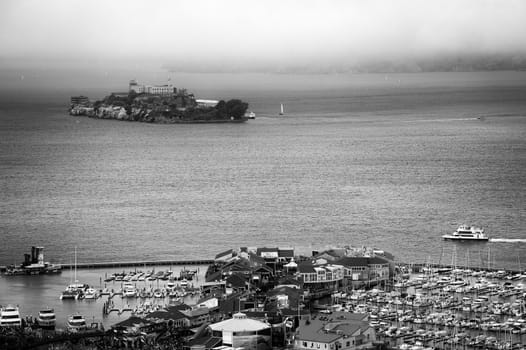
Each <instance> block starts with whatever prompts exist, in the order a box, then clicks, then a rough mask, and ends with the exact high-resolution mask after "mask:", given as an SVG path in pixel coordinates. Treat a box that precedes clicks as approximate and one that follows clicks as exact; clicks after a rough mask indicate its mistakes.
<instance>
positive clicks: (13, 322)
mask: <svg viewBox="0 0 526 350" xmlns="http://www.w3.org/2000/svg"><path fill="white" fill-rule="evenodd" d="M0 327H22V318H21V317H20V311H18V307H13V306H10V305H9V306H6V307H3V308H1V309H0Z"/></svg>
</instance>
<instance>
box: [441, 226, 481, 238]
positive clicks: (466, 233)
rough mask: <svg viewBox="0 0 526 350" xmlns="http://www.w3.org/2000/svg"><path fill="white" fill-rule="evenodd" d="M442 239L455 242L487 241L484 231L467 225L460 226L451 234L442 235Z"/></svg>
mask: <svg viewBox="0 0 526 350" xmlns="http://www.w3.org/2000/svg"><path fill="white" fill-rule="evenodd" d="M442 238H444V239H450V240H456V241H487V240H489V237H488V236H487V235H486V234H485V233H484V229H482V228H477V227H473V226H468V225H460V226H459V227H458V228H457V230H456V231H455V232H453V233H452V234H447V235H443V236H442Z"/></svg>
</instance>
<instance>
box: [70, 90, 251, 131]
mask: <svg viewBox="0 0 526 350" xmlns="http://www.w3.org/2000/svg"><path fill="white" fill-rule="evenodd" d="M247 108H248V104H247V103H245V102H243V101H241V100H237V99H233V100H229V101H228V102H225V101H219V103H218V104H217V105H216V106H214V107H199V106H197V104H196V103H195V99H193V96H180V95H177V96H175V95H174V96H149V95H137V94H135V93H130V94H129V95H128V96H116V95H114V94H113V95H110V96H108V97H106V98H104V99H103V100H102V101H96V102H95V103H93V104H92V105H72V106H71V108H70V114H71V115H83V116H88V117H91V118H99V119H117V120H127V121H137V122H144V123H162V124H175V123H224V122H244V121H246V120H247V119H248V118H246V117H245V112H246V110H247Z"/></svg>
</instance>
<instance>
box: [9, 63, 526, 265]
mask: <svg viewBox="0 0 526 350" xmlns="http://www.w3.org/2000/svg"><path fill="white" fill-rule="evenodd" d="M484 74H485V75H484V76H483V77H482V78H481V77H480V76H478V75H477V73H463V75H459V76H457V75H440V74H422V75H419V74H415V75H400V76H394V78H393V77H384V76H383V75H382V76H370V77H368V76H359V77H358V78H356V79H357V80H358V81H356V82H352V83H349V84H345V82H339V83H338V84H335V85H334V86H332V87H330V88H326V87H325V86H324V85H322V84H320V87H319V88H316V89H310V90H309V89H303V90H301V89H299V90H298V89H293V88H289V87H288V86H284V87H283V86H282V87H281V88H278V89H276V90H274V89H270V88H267V87H265V88H261V89H260V90H257V89H252V90H243V91H237V92H236V91H231V92H230V96H236V97H241V98H242V99H244V100H247V101H248V102H250V105H251V109H252V110H253V111H254V112H256V114H257V119H256V120H252V121H249V122H247V123H245V124H242V125H234V124H233V125H219V124H217V125H216V124H209V125H151V124H142V123H130V122H119V121H108V120H95V119H88V118H83V117H71V116H68V115H67V114H66V112H65V108H66V107H67V104H68V98H69V94H68V93H67V92H57V93H56V95H53V98H50V99H49V100H47V101H46V100H45V99H43V98H42V95H40V97H39V95H38V94H37V92H35V94H37V95H35V96H37V97H36V98H35V100H33V99H32V98H31V96H15V97H13V98H12V99H11V98H9V97H6V96H4V97H2V101H3V102H2V105H1V108H0V157H1V158H0V160H1V161H0V174H1V175H2V176H1V177H0V188H1V196H2V200H1V201H0V237H1V239H2V242H1V244H0V264H10V263H14V262H17V263H19V262H21V260H22V259H23V253H25V252H28V250H29V249H30V246H31V245H43V246H45V253H46V260H51V261H55V262H63V263H66V262H70V261H71V260H72V259H73V250H74V246H78V248H79V254H78V259H79V261H114V260H142V259H172V258H173V259H192V258H209V257H212V256H213V255H215V254H216V253H217V252H220V251H222V250H224V249H226V248H231V247H237V246H293V247H295V248H296V249H297V251H299V252H305V253H306V252H309V251H310V250H312V249H319V248H321V247H323V246H326V245H331V244H352V245H358V246H361V245H368V246H376V247H378V248H382V249H385V250H387V251H391V252H392V253H393V254H395V256H396V258H397V259H398V260H402V261H408V262H424V261H426V260H428V259H431V260H433V261H442V262H447V263H450V262H455V263H457V264H471V265H473V264H475V265H481V264H482V265H485V266H487V265H488V263H489V264H491V265H492V266H497V267H516V266H518V265H519V263H520V261H521V258H522V263H523V265H525V264H526V234H525V232H524V228H525V203H526V202H525V199H526V194H525V188H526V186H525V185H526V176H525V170H526V73H524V72H504V73H498V72H497V73H491V74H494V75H491V74H490V73H484ZM279 79H285V78H283V77H280V78H279ZM290 79H291V80H293V79H297V80H299V81H300V82H301V79H304V78H301V79H300V78H297V77H290ZM323 79H328V78H323ZM392 80H394V81H395V82H394V83H393V82H392ZM493 82H495V83H493ZM210 91H212V92H213V90H210ZM46 93H47V94H50V93H49V92H46ZM221 93H222V94H224V95H226V92H217V91H216V96H217V95H221ZM44 96H47V95H44ZM49 96H51V95H49ZM43 100H44V101H43ZM280 103H284V104H285V115H284V116H278V115H277V112H278V110H279V104H280ZM462 223H469V224H474V225H478V226H483V227H484V228H485V229H486V232H487V233H488V234H489V235H490V236H491V237H492V238H494V241H492V242H489V243H479V244H458V243H451V242H444V241H442V239H441V235H443V234H445V233H449V232H452V231H453V230H455V229H456V228H457V226H458V225H459V224H462ZM455 250H456V254H454V252H455ZM488 252H489V254H488ZM455 256H456V258H455ZM488 256H490V259H489V261H488Z"/></svg>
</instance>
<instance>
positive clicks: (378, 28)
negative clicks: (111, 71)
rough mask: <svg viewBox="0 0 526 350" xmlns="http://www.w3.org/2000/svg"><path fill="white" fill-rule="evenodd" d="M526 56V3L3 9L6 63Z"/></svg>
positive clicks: (230, 2) (0, 35) (49, 4)
mask: <svg viewBox="0 0 526 350" xmlns="http://www.w3.org/2000/svg"><path fill="white" fill-rule="evenodd" d="M510 52H511V53H516V52H520V53H524V52H526V1H522V0H498V1H497V0H493V1H489V0H440V1H438V0H426V1H420V0H395V1H393V0H376V1H370V0H368V1H358V0H356V1H350V0H349V1H338V0H334V1H327V0H325V1H308V0H301V1H299V0H298V1H280V0H270V1H269V0H265V1H247V0H221V1H212V0H210V1H208V0H192V1H174V0H167V1H133V0H132V1H130V0H126V1H125V0H123V1H92V0H89V1H88V0H46V1H42V0H2V1H0V59H1V61H0V64H7V62H18V64H23V62H26V61H27V62H32V61H35V60H38V61H41V62H47V64H50V65H53V64H56V65H59V66H60V64H68V63H72V62H73V63H74V64H81V63H83V62H87V64H88V63H89V62H90V60H97V61H109V62H127V63H130V64H135V65H137V64H161V65H170V64H175V65H178V66H181V65H201V66H206V65H212V66H224V67H231V68H233V69H236V68H247V67H248V68H250V67H261V66H267V65H268V66H271V65H274V66H275V65H278V66H279V65H299V66H309V65H313V66H316V65H319V64H341V63H345V62H356V61H360V60H367V59H385V58H390V59H403V58H415V57H430V56H433V55H443V54H446V55H448V54H452V55H462V54H473V53H474V54H479V53H481V54H494V53H510Z"/></svg>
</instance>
